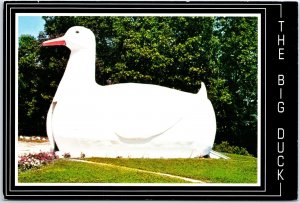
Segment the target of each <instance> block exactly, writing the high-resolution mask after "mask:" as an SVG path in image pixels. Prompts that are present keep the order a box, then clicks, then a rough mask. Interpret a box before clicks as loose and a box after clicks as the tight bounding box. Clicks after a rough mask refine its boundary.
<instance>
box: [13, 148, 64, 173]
mask: <svg viewBox="0 0 300 203" xmlns="http://www.w3.org/2000/svg"><path fill="white" fill-rule="evenodd" d="M58 158H59V157H58V156H57V155H56V154H55V152H40V153H36V154H32V153H30V154H27V155H23V156H20V157H19V159H18V169H19V171H26V170H29V169H33V168H39V167H41V166H43V165H46V164H49V163H51V162H53V161H54V160H55V159H58Z"/></svg>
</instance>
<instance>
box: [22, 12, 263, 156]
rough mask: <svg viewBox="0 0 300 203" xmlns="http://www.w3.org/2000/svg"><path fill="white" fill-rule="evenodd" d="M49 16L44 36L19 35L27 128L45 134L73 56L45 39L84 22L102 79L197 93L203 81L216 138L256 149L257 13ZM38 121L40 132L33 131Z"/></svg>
mask: <svg viewBox="0 0 300 203" xmlns="http://www.w3.org/2000/svg"><path fill="white" fill-rule="evenodd" d="M43 18H44V20H45V22H46V24H45V28H44V32H43V33H40V35H39V37H38V39H34V38H33V37H30V36H21V37H20V39H19V74H18V76H19V110H20V111H19V124H20V129H21V130H20V129H19V130H20V133H22V134H32V133H35V134H44V133H45V127H44V126H45V116H46V113H47V109H48V107H49V104H50V102H51V100H52V97H53V96H54V93H55V90H56V88H57V86H58V84H59V81H60V79H61V77H62V74H63V72H64V68H65V66H66V63H67V60H68V57H69V50H68V49H67V48H64V47H57V48H53V47H51V48H47V47H43V48H41V47H40V45H39V44H40V43H41V42H42V41H43V40H45V39H47V38H54V37H58V36H61V35H63V34H64V33H65V32H66V31H67V30H68V28H70V27H72V26H74V25H81V26H85V27H87V28H89V29H91V30H92V31H93V32H94V33H95V36H96V42H97V44H96V45H97V50H96V57H97V59H96V81H97V82H98V83H99V84H100V85H106V84H107V81H108V80H109V81H111V83H124V82H138V83H148V84H157V85H162V86H166V87H170V88H175V89H178V90H182V91H187V92H191V93H196V92H198V90H199V89H200V87H201V82H204V83H205V84H206V86H207V90H208V96H209V98H210V100H211V101H212V103H213V106H214V108H215V111H216V117H217V135H216V142H217V143H221V141H228V142H229V143H230V144H232V145H238V146H241V147H246V148H247V149H248V151H249V152H250V153H252V154H256V148H257V144H256V140H257V48H258V47H257V38H258V35H257V18H254V17H158V16H156V17H151V16H149V17H133V16H132V17H121V16H120V17H112V16H107V17H104V16H103V17H99V16H94V17H89V16H82V17H78V16H77V17H75V16H74V17H57V16H56V17H53V16H48V17H43ZM33 124H36V125H33ZM33 126H34V127H36V131H32V130H28V129H29V128H30V127H33ZM37 126H40V127H37ZM41 126H43V127H41Z"/></svg>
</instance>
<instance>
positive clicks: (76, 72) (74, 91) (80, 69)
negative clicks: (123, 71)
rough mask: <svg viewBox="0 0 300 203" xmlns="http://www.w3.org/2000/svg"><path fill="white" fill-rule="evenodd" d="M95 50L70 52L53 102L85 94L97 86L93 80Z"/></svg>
mask: <svg viewBox="0 0 300 203" xmlns="http://www.w3.org/2000/svg"><path fill="white" fill-rule="evenodd" d="M94 50H95V49H93V50H89V49H84V50H76V51H72V52H71V55H70V58H69V61H68V64H67V68H66V70H65V73H64V75H63V78H62V79H61V81H60V83H59V86H58V89H57V91H56V94H55V98H54V99H55V100H60V99H62V98H72V97H74V96H76V95H79V94H81V95H82V94H87V92H89V91H92V90H93V88H95V86H97V83H96V79H95V55H96V54H95V51H94Z"/></svg>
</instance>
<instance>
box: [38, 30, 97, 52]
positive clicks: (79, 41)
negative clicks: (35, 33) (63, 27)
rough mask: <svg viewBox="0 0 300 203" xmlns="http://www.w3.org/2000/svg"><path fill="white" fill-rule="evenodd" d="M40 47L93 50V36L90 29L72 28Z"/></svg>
mask: <svg viewBox="0 0 300 203" xmlns="http://www.w3.org/2000/svg"><path fill="white" fill-rule="evenodd" d="M42 46H67V47H68V48H69V49H70V50H71V51H75V50H80V49H95V35H94V33H93V32H92V31H91V30H90V29H87V28H85V27H82V26H74V27H71V28H69V29H68V31H67V32H66V33H65V35H64V36H62V37H58V38H55V39H51V40H48V41H45V42H43V44H42Z"/></svg>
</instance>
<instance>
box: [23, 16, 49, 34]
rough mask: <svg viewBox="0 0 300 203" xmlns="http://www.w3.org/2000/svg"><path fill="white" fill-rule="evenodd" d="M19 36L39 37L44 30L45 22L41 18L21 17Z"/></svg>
mask: <svg viewBox="0 0 300 203" xmlns="http://www.w3.org/2000/svg"><path fill="white" fill-rule="evenodd" d="M18 20H19V23H18V32H19V33H18V36H19V37H20V36H21V35H22V34H30V35H32V36H34V37H37V36H38V35H39V33H40V31H43V30H44V24H45V21H44V20H43V19H42V17H41V16H19V19H18Z"/></svg>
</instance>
